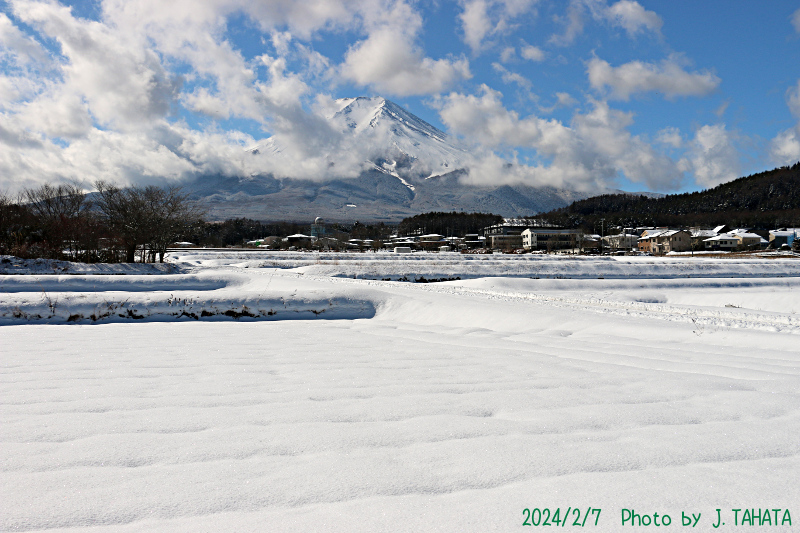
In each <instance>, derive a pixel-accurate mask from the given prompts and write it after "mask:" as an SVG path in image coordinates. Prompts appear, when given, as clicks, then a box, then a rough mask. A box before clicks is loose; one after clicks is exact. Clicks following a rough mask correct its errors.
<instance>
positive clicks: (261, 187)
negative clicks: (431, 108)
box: [186, 97, 586, 222]
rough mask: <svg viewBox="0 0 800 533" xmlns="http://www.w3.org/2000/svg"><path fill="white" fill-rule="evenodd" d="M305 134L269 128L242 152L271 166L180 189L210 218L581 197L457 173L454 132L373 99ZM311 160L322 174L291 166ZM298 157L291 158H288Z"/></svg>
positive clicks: (389, 216)
mask: <svg viewBox="0 0 800 533" xmlns="http://www.w3.org/2000/svg"><path fill="white" fill-rule="evenodd" d="M334 105H335V106H334V108H333V109H332V110H331V111H330V112H329V113H328V115H327V116H325V118H324V120H321V121H320V122H318V123H316V124H309V125H307V128H308V129H309V130H310V132H309V134H308V136H307V137H301V138H298V137H297V135H294V136H287V135H282V134H276V135H274V136H272V137H270V138H268V139H266V140H264V141H262V142H260V143H259V144H257V145H255V146H252V147H251V148H249V149H248V150H247V151H246V152H245V154H244V157H245V162H246V163H248V162H249V161H247V158H251V160H252V163H253V166H257V164H256V162H257V161H260V162H261V163H265V164H266V165H265V166H266V168H270V169H273V170H272V171H271V172H253V173H252V174H251V175H248V176H246V177H227V176H201V177H199V178H197V179H196V180H195V181H193V182H191V183H189V184H187V187H186V189H187V191H188V192H190V194H191V195H192V196H193V197H194V198H196V199H198V200H200V201H201V203H202V204H204V205H205V207H206V208H207V209H208V211H209V215H210V216H211V217H212V218H216V219H224V218H234V217H248V218H254V219H259V220H294V221H304V220H308V219H313V218H314V217H316V216H322V217H325V218H326V219H329V220H339V221H353V220H360V221H362V222H365V221H376V222H377V221H384V222H396V221H399V220H401V219H403V218H405V217H407V216H412V215H415V214H418V213H423V212H427V211H465V212H474V211H480V212H491V213H496V214H500V215H503V216H508V217H514V216H527V215H531V214H535V213H537V212H542V211H549V210H551V209H555V208H557V207H562V206H565V205H568V204H569V203H570V202H572V201H574V200H576V199H579V198H583V197H585V196H586V195H584V194H580V193H576V192H574V191H568V190H563V189H556V188H552V187H531V186H527V185H502V186H473V185H467V184H464V183H462V182H461V181H460V178H461V177H462V176H464V175H465V174H466V173H467V171H468V164H469V160H470V158H471V156H470V153H469V152H468V151H467V150H466V149H465V148H463V147H461V146H459V143H458V141H457V140H455V139H453V138H452V137H450V136H449V135H448V134H446V133H444V132H442V131H441V130H439V129H437V128H436V127H434V126H432V125H431V124H428V123H427V122H425V121H424V120H422V119H420V118H419V117H417V116H415V115H414V114H412V113H410V112H408V111H407V110H405V109H403V108H402V107H400V106H399V105H397V104H395V103H394V102H391V101H389V100H386V99H384V98H380V97H374V98H366V97H358V98H343V99H340V100H336V101H335V102H334ZM307 159H308V160H314V161H315V162H316V163H317V164H318V167H319V168H322V169H323V172H324V175H320V176H317V175H314V176H312V177H308V178H303V179H299V178H289V177H281V174H286V175H292V174H296V172H295V171H296V170H297V168H298V166H302V164H303V162H305V161H306V160H307ZM298 161H301V163H298Z"/></svg>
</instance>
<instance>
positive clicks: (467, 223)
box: [397, 211, 503, 237]
mask: <svg viewBox="0 0 800 533" xmlns="http://www.w3.org/2000/svg"><path fill="white" fill-rule="evenodd" d="M502 221H503V217H502V216H500V215H493V214H490V213H459V212H457V211H452V212H450V213H447V212H440V211H434V212H430V213H422V214H420V215H414V216H413V217H408V218H404V219H403V220H402V221H401V222H400V224H399V225H398V227H397V231H398V232H399V233H400V234H401V235H411V234H413V233H415V232H422V233H427V234H430V233H438V234H439V235H444V236H445V237H449V236H459V237H460V236H463V235H469V234H471V233H482V230H483V228H486V227H488V226H493V225H495V224H499V223H500V222H502Z"/></svg>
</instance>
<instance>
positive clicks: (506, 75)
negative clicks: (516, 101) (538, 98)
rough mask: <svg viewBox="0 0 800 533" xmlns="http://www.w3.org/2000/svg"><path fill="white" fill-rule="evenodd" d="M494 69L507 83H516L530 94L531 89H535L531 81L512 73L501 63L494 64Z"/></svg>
mask: <svg viewBox="0 0 800 533" xmlns="http://www.w3.org/2000/svg"><path fill="white" fill-rule="evenodd" d="M492 68H493V69H494V70H495V72H497V73H498V74H500V78H501V79H502V80H503V82H505V83H509V84H510V83H515V84H517V85H519V86H520V87H522V88H523V89H525V90H526V91H528V92H530V90H531V88H533V84H532V83H531V80H529V79H528V78H526V77H525V76H523V75H521V74H518V73H516V72H511V71H510V70H508V69H507V68H505V67H504V66H503V65H501V64H500V63H492Z"/></svg>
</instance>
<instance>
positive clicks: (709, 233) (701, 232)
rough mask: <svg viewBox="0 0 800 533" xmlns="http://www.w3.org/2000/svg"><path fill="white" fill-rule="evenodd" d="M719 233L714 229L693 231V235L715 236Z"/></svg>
mask: <svg viewBox="0 0 800 533" xmlns="http://www.w3.org/2000/svg"><path fill="white" fill-rule="evenodd" d="M719 227H723V226H719ZM718 234H719V232H718V231H716V230H713V229H697V230H693V231H692V237H713V236H715V235H718Z"/></svg>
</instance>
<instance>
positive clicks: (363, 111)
mask: <svg viewBox="0 0 800 533" xmlns="http://www.w3.org/2000/svg"><path fill="white" fill-rule="evenodd" d="M335 103H336V109H337V111H336V112H335V113H333V114H331V115H330V116H328V117H326V118H327V119H328V121H329V122H330V126H331V128H332V130H333V131H336V132H338V133H339V134H340V135H341V138H340V139H338V140H337V142H336V143H334V144H332V145H331V149H334V148H335V150H336V151H339V152H340V151H342V150H350V151H352V152H353V153H354V154H359V157H360V158H361V159H362V160H363V161H364V162H367V163H369V164H370V165H369V166H367V167H366V168H370V167H371V166H374V168H376V169H378V170H380V171H382V172H385V173H387V174H390V175H393V176H395V177H397V178H398V179H400V180H401V181H402V182H403V183H404V185H406V186H408V187H409V188H410V189H411V190H412V191H413V190H414V187H413V181H415V180H420V179H423V178H429V177H433V176H438V175H442V174H446V173H449V172H453V171H455V170H458V169H460V168H463V166H464V162H465V160H466V158H467V152H465V151H464V150H463V149H462V148H460V147H458V146H456V145H455V144H454V141H453V139H451V138H450V137H449V136H448V135H447V134H446V133H444V132H442V131H440V130H438V129H437V128H435V127H434V126H432V125H430V124H428V123H427V122H425V121H424V120H422V119H420V118H419V117H417V116H415V115H413V114H412V113H409V112H408V111H406V110H405V109H403V108H402V107H400V106H398V105H397V104H395V103H393V102H390V101H389V100H386V99H384V98H380V97H375V98H365V97H358V98H343V99H340V100H336V102H335ZM285 150H286V147H285V146H284V142H283V141H282V139H281V137H280V135H276V136H273V137H270V138H269V139H267V140H265V141H264V142H262V143H260V144H259V145H257V146H254V147H252V148H251V149H250V151H251V152H254V153H259V154H268V155H269V156H270V157H276V158H280V157H282V155H281V154H283V153H284V152H285ZM330 155H331V158H332V159H331V160H332V161H333V160H334V159H335V158H336V157H337V156H336V154H333V153H331V154H330ZM407 180H408V181H407ZM409 181H411V183H409Z"/></svg>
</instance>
